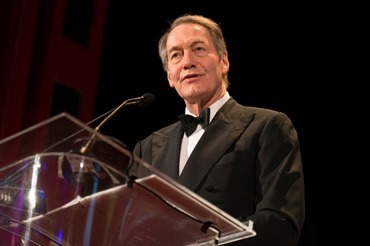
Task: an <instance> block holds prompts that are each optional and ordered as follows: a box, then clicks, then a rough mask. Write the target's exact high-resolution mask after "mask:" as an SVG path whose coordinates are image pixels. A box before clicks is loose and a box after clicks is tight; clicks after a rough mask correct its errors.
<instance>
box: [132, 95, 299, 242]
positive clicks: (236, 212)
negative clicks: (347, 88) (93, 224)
mask: <svg viewBox="0 0 370 246" xmlns="http://www.w3.org/2000/svg"><path fill="white" fill-rule="evenodd" d="M183 133H184V132H183V130H182V126H181V124H180V122H176V123H174V124H172V125H170V126H167V127H165V128H163V129H160V130H158V131H156V132H153V133H152V134H151V135H150V136H148V137H147V138H145V139H144V140H142V141H140V142H138V143H137V145H136V146H135V148H134V154H135V155H137V156H138V157H140V158H141V159H143V160H144V161H146V162H148V163H150V164H152V165H153V166H154V167H155V168H156V169H158V170H160V171H161V172H163V173H165V174H166V175H168V176H169V177H171V178H172V179H174V180H175V181H177V182H178V183H180V184H182V185H184V186H185V187H187V188H188V189H190V190H192V191H193V192H195V193H196V194H198V195H199V196H201V197H203V198H204V199H206V200H208V201H209V202H211V203H213V204H214V205H216V206H218V207H219V208H221V209H222V210H223V211H225V212H227V213H229V214H230V215H232V216H234V217H235V218H237V219H239V220H241V221H244V220H252V221H253V222H254V230H255V231H256V232H257V236H255V237H253V238H249V239H246V240H243V241H239V242H237V243H235V245H236V244H238V245H239V244H240V245H270V244H271V245H296V244H297V242H298V237H299V234H300V232H301V229H302V226H303V222H304V216H305V194H304V179H303V171H302V163H301V154H300V146H299V142H298V136H297V133H296V130H295V128H294V127H293V125H292V122H291V121H290V119H289V118H288V117H287V116H286V115H285V114H284V113H281V112H277V111H273V110H268V109H263V108H256V107H247V106H242V105H240V104H238V103H237V102H236V101H235V100H234V99H233V98H230V99H229V100H228V101H227V102H226V103H225V104H224V105H223V106H222V107H221V108H220V110H219V111H218V112H217V114H216V115H215V117H214V118H213V120H212V121H211V123H210V124H209V126H208V127H207V129H206V131H205V132H204V134H203V136H202V137H201V139H200V140H199V142H198V144H197V146H196V147H195V148H194V150H193V152H192V154H191V155H190V157H189V159H188V161H187V164H186V166H185V167H184V169H183V172H182V173H181V175H180V176H179V175H178V170H179V166H178V163H179V157H180V145H181V140H182V136H183ZM147 172H148V170H147V169H144V168H140V166H134V167H133V168H132V170H131V174H133V175H135V176H137V177H143V176H146V175H148V173H147Z"/></svg>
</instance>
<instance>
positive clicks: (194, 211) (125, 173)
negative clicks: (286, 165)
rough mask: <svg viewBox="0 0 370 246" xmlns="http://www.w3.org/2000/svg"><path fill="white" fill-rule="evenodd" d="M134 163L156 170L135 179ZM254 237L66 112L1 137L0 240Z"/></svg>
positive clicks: (169, 241)
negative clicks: (11, 134)
mask: <svg viewBox="0 0 370 246" xmlns="http://www.w3.org/2000/svg"><path fill="white" fill-rule="evenodd" d="M91 136H94V138H93V141H92V144H91V145H89V148H88V151H86V152H85V153H84V154H81V152H79V150H80V149H81V148H82V147H83V146H85V145H86V143H87V142H88V141H89V140H91ZM133 164H139V165H143V166H144V167H145V168H148V169H149V170H150V172H151V173H152V174H151V175H150V176H147V177H145V178H141V179H135V178H134V177H130V175H129V168H130V166H131V165H133ZM255 234H256V233H255V231H253V228H252V223H249V224H248V223H242V222H240V221H238V220H236V219H235V218H233V217H231V216H230V215H228V214H226V213H225V212H223V211H222V210H220V209H218V208H217V207H215V206H214V205H212V204H210V203H209V202H207V201H206V200H204V199H202V198H201V197H199V196H197V195H196V194H194V193H193V192H191V191H190V190H188V189H187V188H185V187H183V186H181V185H180V184H178V183H176V182H175V181H173V180H172V179H170V178H168V177H167V176H165V175H164V174H162V173H160V172H159V171H158V170H155V169H154V168H153V167H151V165H149V164H148V163H145V162H144V161H143V160H141V159H139V158H138V157H135V156H133V155H132V153H131V152H130V151H128V150H127V149H126V148H125V147H124V146H122V145H121V144H120V143H118V142H117V141H115V140H114V139H111V138H109V137H106V136H104V135H102V134H100V133H96V134H94V129H92V128H91V127H89V126H87V125H85V124H83V123H82V122H80V121H79V120H77V119H75V118H74V117H72V116H71V115H69V114H67V113H62V114H59V115H56V116H55V117H52V118H50V119H48V120H47V121H44V122H41V123H39V124H37V125H35V126H32V127H30V128H28V129H25V130H24V131H21V132H19V133H17V134H14V135H13V136H10V137H8V138H5V139H3V140H0V245H4V244H5V245H71V246H72V245H73V246H74V245H99V246H100V245H135V246H136V245H223V244H227V243H229V242H233V241H238V240H241V239H245V238H249V237H253V236H254V235H255Z"/></svg>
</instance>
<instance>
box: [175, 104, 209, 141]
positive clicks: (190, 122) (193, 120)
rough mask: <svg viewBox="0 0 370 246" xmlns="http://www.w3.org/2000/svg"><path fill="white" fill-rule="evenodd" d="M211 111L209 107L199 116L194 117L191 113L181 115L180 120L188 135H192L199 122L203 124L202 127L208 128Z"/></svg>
mask: <svg viewBox="0 0 370 246" xmlns="http://www.w3.org/2000/svg"><path fill="white" fill-rule="evenodd" d="M209 112H210V110H209V108H205V109H203V110H202V111H201V112H200V115H199V116H198V117H194V116H192V115H189V114H183V115H180V116H179V120H180V121H181V124H182V127H183V128H184V131H185V133H186V136H190V135H191V134H192V133H193V132H194V131H195V129H196V128H197V125H198V124H202V127H203V128H204V129H206V127H207V126H208V123H209Z"/></svg>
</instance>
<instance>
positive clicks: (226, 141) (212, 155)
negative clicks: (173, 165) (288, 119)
mask: <svg viewBox="0 0 370 246" xmlns="http://www.w3.org/2000/svg"><path fill="white" fill-rule="evenodd" d="M238 107H242V106H240V105H239V104H237V103H236V102H235V100H233V99H231V100H229V101H228V102H227V103H226V104H225V105H224V106H223V107H222V108H221V109H220V110H219V111H218V112H217V114H216V116H215V117H214V119H213V120H212V122H211V124H210V125H209V126H208V128H207V130H206V131H205V132H204V134H203V136H202V138H201V139H200V140H199V142H198V144H197V146H196V147H195V148H194V150H193V152H192V154H191V155H190V156H189V159H188V161H187V163H186V165H185V168H184V170H183V172H182V173H181V176H180V177H179V179H178V182H179V183H180V184H182V185H184V186H186V187H188V188H189V189H191V190H195V189H196V188H197V187H198V185H199V184H200V183H201V182H202V180H203V178H204V177H205V176H206V175H207V173H208V172H209V170H210V169H211V168H212V167H213V166H214V165H215V164H216V162H217V160H219V159H220V158H221V156H222V155H223V154H224V153H225V152H226V151H227V150H228V149H229V148H230V146H231V145H232V144H233V143H234V142H235V141H236V139H237V138H238V137H239V136H240V134H241V133H242V132H243V131H244V129H245V128H246V127H247V125H248V124H249V123H250V122H251V120H252V118H253V115H249V116H244V115H242V117H240V112H242V110H240V109H237V108H238ZM236 114H237V117H235V116H236ZM220 142H222V144H220Z"/></svg>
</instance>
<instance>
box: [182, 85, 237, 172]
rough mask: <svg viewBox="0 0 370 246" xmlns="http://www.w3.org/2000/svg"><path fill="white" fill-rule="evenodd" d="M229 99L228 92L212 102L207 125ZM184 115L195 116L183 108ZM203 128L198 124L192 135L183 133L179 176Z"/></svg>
mask: <svg viewBox="0 0 370 246" xmlns="http://www.w3.org/2000/svg"><path fill="white" fill-rule="evenodd" d="M229 98H230V95H229V93H228V92H226V93H225V95H224V96H223V97H221V98H220V99H218V100H217V101H216V102H214V103H213V104H212V105H211V106H209V109H210V114H209V123H211V122H212V119H213V117H214V116H215V114H216V113H217V111H218V110H219V109H220V108H221V107H222V105H224V103H226V101H227V100H228V99H229ZM185 114H190V115H192V116H194V117H196V115H194V114H192V113H191V112H190V111H189V110H188V109H187V108H185ZM204 131H205V130H204V129H203V127H202V126H201V125H200V124H198V126H197V129H196V130H195V131H194V133H193V134H191V135H190V136H189V137H188V136H186V134H185V133H184V136H183V137H182V143H181V152H180V163H179V175H180V174H181V172H182V170H183V169H184V167H185V164H186V162H187V160H188V158H189V156H190V154H191V152H193V150H194V148H195V146H196V145H197V143H198V141H199V139H200V138H201V137H202V135H203V133H204Z"/></svg>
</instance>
